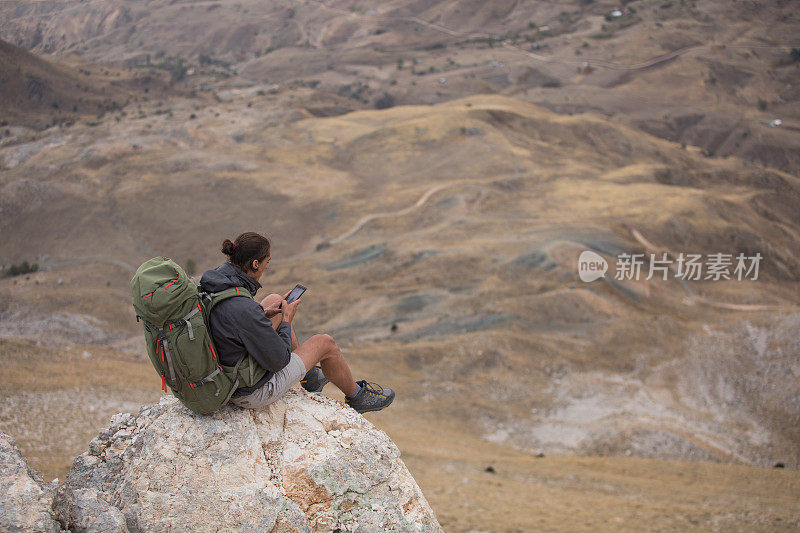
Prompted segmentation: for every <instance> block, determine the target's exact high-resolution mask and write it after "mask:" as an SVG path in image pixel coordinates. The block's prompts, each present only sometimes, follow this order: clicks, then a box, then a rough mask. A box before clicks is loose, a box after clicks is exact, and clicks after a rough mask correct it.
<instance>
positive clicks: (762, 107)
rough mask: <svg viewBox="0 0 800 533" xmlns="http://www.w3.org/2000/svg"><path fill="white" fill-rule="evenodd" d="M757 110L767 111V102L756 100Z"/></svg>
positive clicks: (760, 99) (761, 99)
mask: <svg viewBox="0 0 800 533" xmlns="http://www.w3.org/2000/svg"><path fill="white" fill-rule="evenodd" d="M758 109H760V110H761V111H766V110H767V101H766V100H764V99H763V98H759V99H758Z"/></svg>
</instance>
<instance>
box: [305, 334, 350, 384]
mask: <svg viewBox="0 0 800 533" xmlns="http://www.w3.org/2000/svg"><path fill="white" fill-rule="evenodd" d="M294 352H295V353H296V354H297V355H299V356H300V359H302V360H303V363H305V365H306V371H308V370H311V367H312V366H314V365H316V364H317V363H319V364H320V366H321V367H322V373H323V374H325V377H326V378H328V379H329V380H330V381H331V383H333V384H334V385H336V386H337V387H339V390H341V391H342V392H343V393H345V395H350V394H353V393H354V392H355V391H356V388H357V387H356V382H355V381H354V380H353V374H351V373H350V367H349V366H348V365H347V361H345V360H344V356H343V355H342V351H341V350H340V349H339V346H338V345H337V344H336V341H335V340H333V337H331V336H330V335H326V334H322V335H314V336H313V337H311V338H310V339H308V340H307V341H306V342H304V343H303V344H301V345H300V346H299V347H298V348H297V349H296V350H295V351H294Z"/></svg>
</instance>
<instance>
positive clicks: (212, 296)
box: [204, 287, 253, 313]
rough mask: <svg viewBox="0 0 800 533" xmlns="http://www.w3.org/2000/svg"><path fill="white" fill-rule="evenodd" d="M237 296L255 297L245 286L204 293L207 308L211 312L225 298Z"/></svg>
mask: <svg viewBox="0 0 800 533" xmlns="http://www.w3.org/2000/svg"><path fill="white" fill-rule="evenodd" d="M235 296H245V297H247V298H251V299H252V298H253V295H252V294H250V291H248V290H247V289H245V288H244V287H231V288H230V289H225V290H224V291H220V292H210V293H204V297H205V300H206V308H207V309H208V312H209V313H210V312H211V310H212V309H213V308H214V306H215V305H217V304H218V303H219V302H221V301H223V300H227V299H228V298H233V297H235Z"/></svg>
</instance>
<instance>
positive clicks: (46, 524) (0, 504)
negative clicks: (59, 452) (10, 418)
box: [0, 431, 61, 532]
mask: <svg viewBox="0 0 800 533" xmlns="http://www.w3.org/2000/svg"><path fill="white" fill-rule="evenodd" d="M57 483H58V482H57V481H54V482H53V483H49V484H45V483H43V482H42V477H41V476H40V475H39V473H38V472H36V471H34V470H31V469H30V468H29V467H28V463H27V462H26V461H25V459H24V458H23V457H22V455H21V454H20V453H19V449H17V446H16V445H15V444H14V441H12V440H11V438H10V437H9V436H8V435H6V434H5V433H3V432H2V431H0V531H47V532H50V531H61V527H60V526H59V524H58V523H57V522H56V521H55V520H54V519H53V515H52V509H51V507H52V504H53V495H54V494H55V490H56V485H57Z"/></svg>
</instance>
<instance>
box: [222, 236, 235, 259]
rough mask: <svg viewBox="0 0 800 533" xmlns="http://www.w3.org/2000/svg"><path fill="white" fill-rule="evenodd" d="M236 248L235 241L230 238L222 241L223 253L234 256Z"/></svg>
mask: <svg viewBox="0 0 800 533" xmlns="http://www.w3.org/2000/svg"><path fill="white" fill-rule="evenodd" d="M235 250H236V245H234V244H233V241H231V240H230V239H225V240H224V241H222V253H223V254H225V255H227V256H228V257H233V253H234V251H235Z"/></svg>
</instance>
